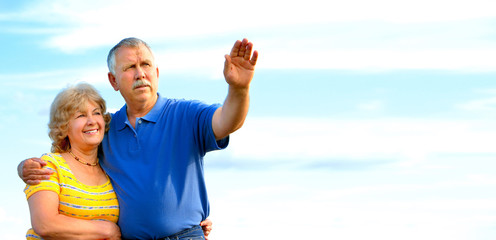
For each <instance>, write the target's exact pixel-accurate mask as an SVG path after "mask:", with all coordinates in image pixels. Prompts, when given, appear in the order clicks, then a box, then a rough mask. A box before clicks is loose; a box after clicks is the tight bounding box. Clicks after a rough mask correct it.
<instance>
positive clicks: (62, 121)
mask: <svg viewBox="0 0 496 240" xmlns="http://www.w3.org/2000/svg"><path fill="white" fill-rule="evenodd" d="M109 122H110V116H109V115H108V114H107V113H106V107H105V101H104V100H103V98H102V97H101V96H100V95H99V93H98V92H97V91H96V90H95V89H94V88H93V87H92V86H91V85H89V84H85V83H81V84H78V85H76V86H72V87H68V88H66V89H64V90H62V91H61V92H60V93H59V94H58V95H57V97H56V98H55V100H54V101H53V103H52V106H51V109H50V122H49V124H48V126H49V129H50V131H49V136H50V138H51V140H52V149H51V151H52V153H46V154H44V155H43V156H42V157H41V159H42V160H44V161H45V162H46V163H47V164H46V166H45V168H48V169H50V170H52V171H53V172H54V174H52V175H51V177H50V179H49V180H43V181H41V183H40V184H39V185H27V186H26V188H25V189H24V192H25V193H26V197H27V199H28V203H29V211H30V213H31V224H32V229H29V230H28V232H27V235H26V238H27V239H40V237H42V238H47V239H50V238H57V239H120V229H119V227H118V226H117V224H116V222H117V219H118V217H119V204H118V202H117V198H116V195H115V193H114V190H113V188H112V184H111V183H110V180H109V178H108V177H107V175H106V174H105V172H104V171H103V170H102V168H101V167H100V165H99V164H98V147H99V145H100V143H101V142H102V140H103V137H104V135H105V131H106V129H107V127H108V123H109ZM95 220H99V221H95Z"/></svg>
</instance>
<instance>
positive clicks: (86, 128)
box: [67, 101, 105, 150]
mask: <svg viewBox="0 0 496 240" xmlns="http://www.w3.org/2000/svg"><path fill="white" fill-rule="evenodd" d="M83 109H84V110H83ZM104 134H105V121H104V120H103V113H102V110H101V109H100V107H99V106H98V105H97V104H96V103H94V102H92V101H86V103H85V105H84V106H83V108H82V110H80V111H76V112H75V113H74V114H73V115H72V116H71V118H70V119H69V126H68V133H67V136H68V137H69V142H70V143H71V148H77V149H80V150H91V149H93V148H97V147H98V145H99V144H100V143H101V142H102V140H103V136H104Z"/></svg>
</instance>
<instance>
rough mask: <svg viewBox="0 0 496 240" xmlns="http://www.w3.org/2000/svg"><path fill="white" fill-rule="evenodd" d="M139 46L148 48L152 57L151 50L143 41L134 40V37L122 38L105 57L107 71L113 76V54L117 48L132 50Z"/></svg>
mask: <svg viewBox="0 0 496 240" xmlns="http://www.w3.org/2000/svg"><path fill="white" fill-rule="evenodd" d="M140 45H143V46H145V47H146V48H148V51H150V53H152V56H153V52H152V49H151V48H150V46H148V44H147V43H146V42H145V41H143V40H141V39H139V38H135V37H130V38H124V39H122V40H121V41H120V42H119V43H117V45H115V46H114V47H113V48H112V49H110V51H109V53H108V56H107V66H108V69H109V71H110V72H111V73H112V74H113V75H115V53H116V52H117V50H118V49H119V48H121V47H134V48H137V47H139V46H140Z"/></svg>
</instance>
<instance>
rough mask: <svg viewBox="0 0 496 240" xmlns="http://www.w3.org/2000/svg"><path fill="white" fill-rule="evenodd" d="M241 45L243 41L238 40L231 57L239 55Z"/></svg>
mask: <svg viewBox="0 0 496 240" xmlns="http://www.w3.org/2000/svg"><path fill="white" fill-rule="evenodd" d="M240 47H241V41H239V40H237V41H236V42H235V43H234V46H233V48H232V49H231V54H230V55H231V57H237V56H238V55H239V48H240Z"/></svg>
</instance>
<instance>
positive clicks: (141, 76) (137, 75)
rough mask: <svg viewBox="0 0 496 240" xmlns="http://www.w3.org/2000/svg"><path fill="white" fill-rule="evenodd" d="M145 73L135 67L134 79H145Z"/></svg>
mask: <svg viewBox="0 0 496 240" xmlns="http://www.w3.org/2000/svg"><path fill="white" fill-rule="evenodd" d="M145 76H146V75H145V71H144V70H143V68H141V67H136V76H135V77H136V79H143V78H145Z"/></svg>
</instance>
